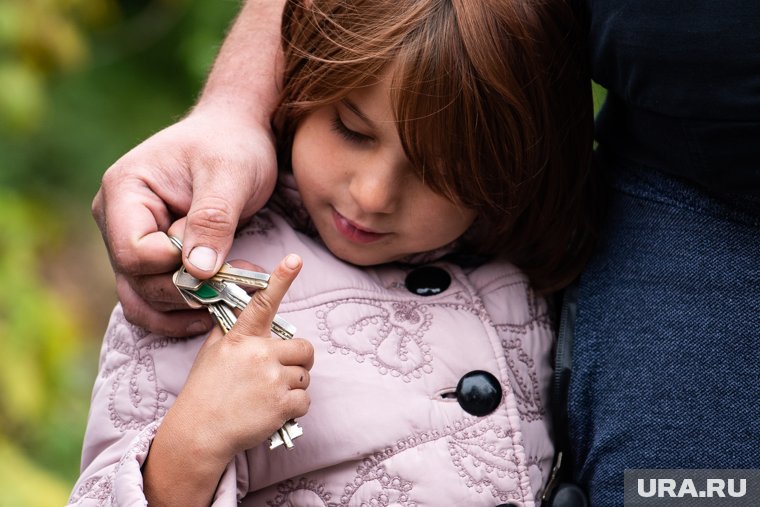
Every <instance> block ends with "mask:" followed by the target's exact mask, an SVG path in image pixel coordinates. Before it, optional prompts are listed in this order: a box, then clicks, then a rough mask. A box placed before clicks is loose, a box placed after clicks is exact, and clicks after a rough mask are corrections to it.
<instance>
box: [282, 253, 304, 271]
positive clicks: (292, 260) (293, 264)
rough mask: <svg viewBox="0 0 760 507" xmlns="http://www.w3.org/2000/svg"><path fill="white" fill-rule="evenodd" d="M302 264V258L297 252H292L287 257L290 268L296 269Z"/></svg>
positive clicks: (286, 261) (287, 264)
mask: <svg viewBox="0 0 760 507" xmlns="http://www.w3.org/2000/svg"><path fill="white" fill-rule="evenodd" d="M300 264H301V261H300V259H299V258H298V256H297V255H295V254H290V255H288V256H287V257H285V265H286V266H287V267H289V268H290V269H296V268H297V267H298V266H299V265H300Z"/></svg>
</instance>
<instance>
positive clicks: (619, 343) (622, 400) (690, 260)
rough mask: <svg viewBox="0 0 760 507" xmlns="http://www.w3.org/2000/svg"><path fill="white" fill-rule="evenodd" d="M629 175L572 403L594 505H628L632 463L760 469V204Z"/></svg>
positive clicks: (584, 320) (600, 273)
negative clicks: (626, 486)
mask: <svg viewBox="0 0 760 507" xmlns="http://www.w3.org/2000/svg"><path fill="white" fill-rule="evenodd" d="M619 169H620V170H619V171H617V172H616V176H615V177H614V181H613V184H612V185H613V189H614V190H613V195H612V198H611V203H610V207H609V210H608V214H607V218H606V220H607V225H606V228H605V232H604V234H603V239H602V244H601V245H600V248H599V250H598V253H597V254H596V255H595V258H594V259H593V260H592V262H591V264H590V265H589V266H588V268H587V270H586V272H585V273H584V275H583V276H582V278H581V282H580V286H579V301H578V314H577V325H576V334H575V341H574V346H573V354H574V356H573V374H572V379H571V383H570V390H569V402H568V411H569V426H570V439H571V445H572V447H573V449H574V452H575V456H574V458H575V475H576V478H577V480H578V483H579V484H580V485H581V486H582V487H584V489H586V490H587V491H588V493H589V496H590V500H591V505H593V506H594V507H600V506H607V505H610V506H620V505H623V471H624V470H625V469H626V468H760V200H759V199H756V198H747V197H745V198H739V197H736V196H733V197H730V196H723V197H722V198H720V199H719V198H716V197H715V196H710V195H708V194H707V193H705V192H702V191H701V190H699V189H697V188H695V187H692V186H690V185H689V184H687V183H684V182H682V181H680V180H677V179H674V178H673V177H670V176H665V175H664V174H661V173H657V172H655V171H651V170H645V169H636V168H627V169H621V168H619Z"/></svg>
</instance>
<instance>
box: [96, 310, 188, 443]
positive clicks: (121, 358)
mask: <svg viewBox="0 0 760 507" xmlns="http://www.w3.org/2000/svg"><path fill="white" fill-rule="evenodd" d="M105 340H106V346H107V347H108V348H109V349H111V352H112V353H109V354H107V359H106V361H107V362H106V363H105V364H104V365H103V368H102V374H101V375H102V377H103V378H104V379H108V378H110V379H111V392H110V394H109V396H108V415H109V418H110V420H111V423H112V424H113V426H114V428H116V429H118V430H119V431H121V432H125V431H128V430H141V429H143V428H144V427H145V425H147V424H148V423H150V422H151V421H155V420H156V419H158V418H160V417H163V416H164V414H166V410H167V407H166V402H167V400H168V393H167V391H165V390H163V389H159V387H158V380H157V378H156V371H155V365H154V363H153V356H152V355H151V352H152V351H154V350H156V349H160V348H164V347H166V346H168V345H169V344H170V343H172V342H174V341H176V339H172V338H158V337H157V336H156V335H152V334H150V333H148V332H147V331H145V330H144V329H142V328H139V327H137V326H133V325H132V324H130V323H129V322H127V320H126V318H125V317H124V313H123V312H122V311H121V309H120V308H119V310H117V311H115V312H114V315H113V321H112V323H111V327H110V328H109V329H108V333H107V335H106V338H105ZM113 352H116V354H114V353H113ZM124 390H126V391H127V392H126V393H124ZM126 400H129V401H128V402H127V403H125V401H126Z"/></svg>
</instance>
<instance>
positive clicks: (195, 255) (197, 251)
mask: <svg viewBox="0 0 760 507" xmlns="http://www.w3.org/2000/svg"><path fill="white" fill-rule="evenodd" d="M187 260H189V261H190V264H192V265H193V266H195V267H196V268H198V269H202V270H203V271H212V270H213V269H214V267H215V266H216V251H214V250H212V249H211V248H209V247H207V246H196V247H195V248H193V249H192V250H191V251H190V255H188V256H187Z"/></svg>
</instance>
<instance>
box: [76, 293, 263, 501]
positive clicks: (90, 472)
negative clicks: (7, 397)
mask: <svg viewBox="0 0 760 507" xmlns="http://www.w3.org/2000/svg"><path fill="white" fill-rule="evenodd" d="M201 344H202V340H201V339H171V338H166V337H163V336H158V335H154V334H151V333H149V332H147V331H145V330H144V329H141V328H139V327H136V326H133V325H132V324H130V323H128V322H127V321H126V319H125V318H124V314H123V312H122V309H121V307H120V306H117V307H116V308H115V309H114V311H113V313H112V315H111V320H110V322H109V325H108V330H107V331H106V335H105V338H104V340H103V345H102V348H101V352H100V362H99V368H98V376H97V378H96V380H95V386H94V388H93V392H92V400H91V404H90V413H89V417H88V421H87V429H86V431H85V437H84V444H83V448H82V466H81V475H80V477H79V480H78V481H77V483H76V485H75V486H74V490H73V491H72V494H71V498H70V499H69V504H68V505H69V506H87V507H90V506H122V507H127V506H128V507H132V506H145V505H147V504H148V503H147V501H146V499H145V495H144V493H143V477H142V471H141V467H142V465H143V463H144V462H145V459H146V457H147V456H148V451H149V449H150V445H151V442H152V441H153V438H154V436H155V434H156V431H157V430H158V427H159V425H160V424H161V420H162V418H163V416H164V415H165V414H166V411H167V410H168V409H169V407H170V406H171V405H172V404H173V403H174V400H175V399H176V397H177V394H178V393H179V391H180V390H181V388H182V385H184V383H185V380H186V379H187V374H188V372H189V371H190V367H191V366H192V364H193V361H194V359H195V355H196V353H197V351H198V349H199V348H200V345H201ZM239 461H240V460H239V459H236V460H235V461H234V462H232V463H230V465H229V466H228V467H227V470H226V471H225V472H224V475H223V477H222V480H221V481H220V483H219V488H218V490H217V492H216V494H215V499H214V503H213V505H214V506H215V507H221V506H235V505H237V500H238V496H239V494H238V491H240V493H241V494H243V495H244V494H245V493H246V491H245V490H242V491H241V488H240V487H237V485H238V484H239V483H245V484H246V485H247V477H238V476H239V475H240V474H241V473H243V472H244V474H243V475H246V476H247V471H248V468H247V466H245V467H239V466H237V465H238V464H239Z"/></svg>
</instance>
